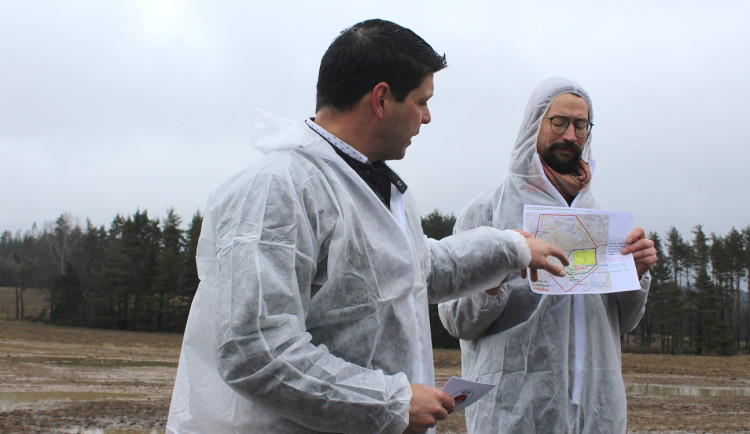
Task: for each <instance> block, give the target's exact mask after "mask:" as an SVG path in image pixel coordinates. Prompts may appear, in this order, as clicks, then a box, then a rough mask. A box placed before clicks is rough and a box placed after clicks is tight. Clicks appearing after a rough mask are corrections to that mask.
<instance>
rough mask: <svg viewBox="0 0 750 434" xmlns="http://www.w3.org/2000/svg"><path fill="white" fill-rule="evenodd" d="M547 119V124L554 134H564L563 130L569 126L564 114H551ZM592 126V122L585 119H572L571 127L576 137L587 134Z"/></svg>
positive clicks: (568, 120) (566, 129)
mask: <svg viewBox="0 0 750 434" xmlns="http://www.w3.org/2000/svg"><path fill="white" fill-rule="evenodd" d="M547 119H549V126H550V128H552V131H553V132H554V133H555V134H564V133H565V131H568V126H570V119H569V118H566V117H565V116H552V117H550V118H547ZM593 126H594V124H592V123H591V122H589V121H587V120H586V119H576V120H574V121H573V129H574V130H575V133H576V136H578V137H586V136H588V135H589V133H590V132H591V127H593Z"/></svg>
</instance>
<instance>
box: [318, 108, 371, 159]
mask: <svg viewBox="0 0 750 434" xmlns="http://www.w3.org/2000/svg"><path fill="white" fill-rule="evenodd" d="M305 123H306V124H307V126H308V127H310V128H312V129H313V131H315V132H316V133H318V134H320V137H322V138H324V139H326V142H328V143H330V144H331V145H333V146H335V147H336V148H338V149H340V150H341V152H343V153H344V154H346V155H348V156H350V157H352V158H354V159H355V160H357V161H359V162H360V163H365V164H370V161H369V160H368V159H367V157H365V156H364V155H362V153H361V152H359V151H358V150H356V149H354V148H352V147H351V146H349V145H347V144H346V143H345V142H344V141H343V140H341V139H339V138H338V137H336V136H334V135H333V134H331V133H329V132H328V131H326V130H325V129H324V128H323V127H321V126H320V125H318V124H316V123H315V122H314V121H313V120H312V119H305Z"/></svg>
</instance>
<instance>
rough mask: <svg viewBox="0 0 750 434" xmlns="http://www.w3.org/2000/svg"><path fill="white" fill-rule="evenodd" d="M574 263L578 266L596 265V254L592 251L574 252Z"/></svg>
mask: <svg viewBox="0 0 750 434" xmlns="http://www.w3.org/2000/svg"><path fill="white" fill-rule="evenodd" d="M573 262H574V263H575V264H576V265H596V252H595V251H594V250H593V249H590V250H576V251H575V252H573Z"/></svg>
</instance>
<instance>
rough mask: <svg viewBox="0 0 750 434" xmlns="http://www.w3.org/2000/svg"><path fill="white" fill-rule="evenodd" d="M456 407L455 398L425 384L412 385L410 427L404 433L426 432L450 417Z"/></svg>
mask: <svg viewBox="0 0 750 434" xmlns="http://www.w3.org/2000/svg"><path fill="white" fill-rule="evenodd" d="M455 407H456V403H455V402H454V401H453V398H452V397H451V396H450V395H448V394H447V393H445V392H443V391H442V390H440V389H435V388H432V387H429V386H425V385H424V384H418V383H415V384H412V385H411V402H410V403H409V426H407V427H406V431H404V432H405V433H422V432H425V431H427V430H428V429H430V428H432V427H433V426H435V425H436V424H437V422H438V421H439V420H444V419H445V418H446V417H448V415H449V414H450V413H452V412H453V409H454V408H455Z"/></svg>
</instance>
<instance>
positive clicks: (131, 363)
mask: <svg viewBox="0 0 750 434" xmlns="http://www.w3.org/2000/svg"><path fill="white" fill-rule="evenodd" d="M0 362H3V363H39V364H46V365H61V366H93V367H97V366H98V367H107V368H134V367H135V368H137V367H156V366H161V367H166V368H176V367H177V362H157V361H143V360H123V359H90V358H82V357H12V356H11V357H3V358H0Z"/></svg>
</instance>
